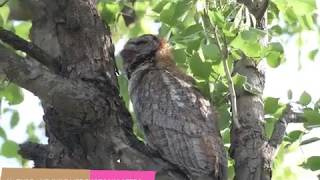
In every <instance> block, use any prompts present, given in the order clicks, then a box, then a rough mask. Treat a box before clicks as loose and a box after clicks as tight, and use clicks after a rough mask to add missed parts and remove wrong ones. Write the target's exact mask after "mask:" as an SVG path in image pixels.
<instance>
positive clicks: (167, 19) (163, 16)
mask: <svg viewBox="0 0 320 180" xmlns="http://www.w3.org/2000/svg"><path fill="white" fill-rule="evenodd" d="M175 6H176V4H175V3H168V4H166V5H165V6H164V8H163V10H162V11H161V13H160V21H161V22H163V23H165V24H168V25H169V26H172V25H174V23H175V21H174V18H173V16H174V13H175V9H176V7H175Z"/></svg>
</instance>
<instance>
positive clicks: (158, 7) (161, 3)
mask: <svg viewBox="0 0 320 180" xmlns="http://www.w3.org/2000/svg"><path fill="white" fill-rule="evenodd" d="M168 2H170V1H168V0H161V1H159V3H158V4H156V5H155V6H154V8H153V9H152V10H153V11H154V12H157V13H160V12H161V11H162V9H163V7H164V6H165V5H166V4H167V3H168Z"/></svg>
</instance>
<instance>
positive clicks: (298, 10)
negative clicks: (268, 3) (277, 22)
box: [272, 0, 317, 16]
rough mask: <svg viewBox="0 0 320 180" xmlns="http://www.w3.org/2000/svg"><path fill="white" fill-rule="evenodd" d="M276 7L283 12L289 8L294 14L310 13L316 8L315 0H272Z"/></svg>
mask: <svg viewBox="0 0 320 180" xmlns="http://www.w3.org/2000/svg"><path fill="white" fill-rule="evenodd" d="M272 1H273V2H274V3H275V4H276V5H277V7H278V9H279V10H280V11H281V12H282V13H285V12H286V11H287V10H288V9H291V10H292V11H293V12H294V13H295V14H296V15H298V16H303V15H305V14H311V13H312V12H314V11H315V10H316V8H317V6H316V2H315V0H303V1H301V0H272Z"/></svg>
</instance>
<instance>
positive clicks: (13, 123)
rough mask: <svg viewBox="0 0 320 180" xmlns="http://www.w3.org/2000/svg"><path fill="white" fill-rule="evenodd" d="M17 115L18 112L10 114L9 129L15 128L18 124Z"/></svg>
mask: <svg viewBox="0 0 320 180" xmlns="http://www.w3.org/2000/svg"><path fill="white" fill-rule="evenodd" d="M19 119H20V117H19V113H18V111H13V112H12V116H11V121H10V127H11V128H14V127H16V126H17V124H18V123H19Z"/></svg>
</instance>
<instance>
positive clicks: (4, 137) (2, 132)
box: [0, 127, 7, 140]
mask: <svg viewBox="0 0 320 180" xmlns="http://www.w3.org/2000/svg"><path fill="white" fill-rule="evenodd" d="M0 137H2V138H3V139H4V140H6V139H7V134H6V132H5V131H4V129H3V128H2V127H0Z"/></svg>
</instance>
